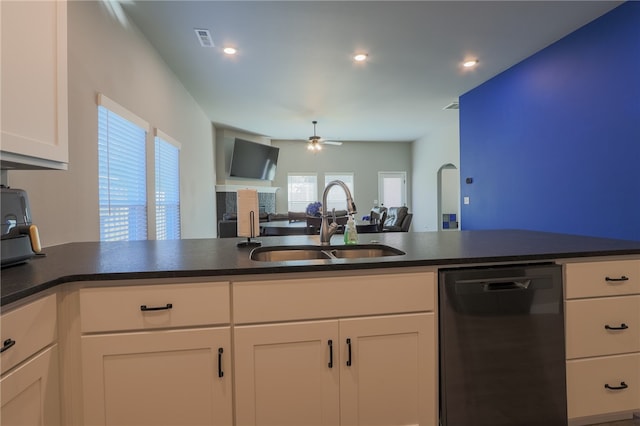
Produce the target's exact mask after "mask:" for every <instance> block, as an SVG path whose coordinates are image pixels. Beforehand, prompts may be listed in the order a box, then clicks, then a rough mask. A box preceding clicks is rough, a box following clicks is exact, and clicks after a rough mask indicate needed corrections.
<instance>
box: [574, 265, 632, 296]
mask: <svg viewBox="0 0 640 426" xmlns="http://www.w3.org/2000/svg"><path fill="white" fill-rule="evenodd" d="M565 294H566V297H567V299H575V298H579V297H597V296H616V295H621V294H640V260H619V261H611V262H588V263H568V264H566V265H565Z"/></svg>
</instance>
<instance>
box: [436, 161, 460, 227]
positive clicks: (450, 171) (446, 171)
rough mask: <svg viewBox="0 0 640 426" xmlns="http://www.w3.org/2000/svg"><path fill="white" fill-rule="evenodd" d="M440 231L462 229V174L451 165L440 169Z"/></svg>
mask: <svg viewBox="0 0 640 426" xmlns="http://www.w3.org/2000/svg"><path fill="white" fill-rule="evenodd" d="M437 212H438V230H439V231H448V230H457V229H460V172H459V171H458V168H457V167H456V166H455V165H453V164H451V163H448V164H444V165H442V166H441V167H440V169H438V208H437Z"/></svg>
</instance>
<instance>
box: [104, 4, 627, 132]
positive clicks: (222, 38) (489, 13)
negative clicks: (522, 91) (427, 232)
mask: <svg viewBox="0 0 640 426" xmlns="http://www.w3.org/2000/svg"><path fill="white" fill-rule="evenodd" d="M103 1H111V2H114V1H115V2H117V1H119V0H103ZM120 1H121V0H120ZM620 3H621V2H619V1H478V0H476V1H409V2H404V1H193V2H191V1H166V0H164V1H148V0H145V1H140V0H138V1H122V4H123V6H124V9H125V11H126V12H127V14H128V15H129V17H130V19H131V20H132V21H133V22H134V23H135V24H136V25H137V26H138V27H139V28H140V29H141V31H142V32H143V33H144V34H145V35H146V36H147V38H148V39H149V40H150V42H151V43H152V44H153V45H154V46H155V48H156V49H157V50H158V51H159V52H160V54H161V56H162V57H163V58H164V60H165V61H166V62H167V64H169V66H170V67H171V68H172V69H173V71H174V72H175V74H176V75H177V76H178V78H179V79H180V80H181V81H182V83H183V84H184V86H185V87H186V88H187V90H188V91H189V92H190V93H191V94H192V96H193V97H194V98H195V99H196V101H197V102H198V103H199V104H200V105H201V106H202V108H203V110H204V111H205V112H206V114H207V115H208V116H209V117H210V119H211V121H212V122H214V123H216V124H217V125H220V126H224V127H231V128H236V129H241V130H244V131H247V132H251V133H256V134H260V135H264V136H268V137H270V138H273V139H306V138H307V137H308V136H310V135H311V134H312V133H313V126H312V124H311V121H312V120H318V134H319V135H322V136H323V137H325V138H327V139H334V140H360V141H379V140H385V141H396V140H400V141H411V140H416V139H419V138H421V137H423V136H425V135H428V134H430V133H431V132H434V131H436V127H437V126H438V125H439V123H442V122H443V114H445V115H446V114H458V113H457V112H456V111H449V110H447V111H443V107H445V106H446V105H447V104H449V103H451V102H453V101H456V100H457V99H458V97H459V96H460V95H462V94H464V93H465V92H467V91H469V90H470V89H472V88H474V87H476V86H478V85H479V84H481V83H483V82H484V81H487V80H488V79H490V78H491V77H493V76H495V75H497V74H499V73H500V72H502V71H504V70H506V69H508V68H510V67H511V66H513V65H514V64H516V63H518V62H520V61H521V60H523V59H525V58H526V57H528V56H530V55H532V54H534V53H535V52H537V51H539V50H541V49H543V48H544V47H546V46H548V45H550V44H552V43H553V42H555V41H556V40H559V39H560V38H562V37H564V36H565V35H567V34H569V33H571V32H572V31H574V30H576V29H577V28H579V27H581V26H582V25H584V24H586V23H587V22H590V21H592V20H593V19H595V18H597V17H598V16H600V15H602V14H604V13H606V12H607V11H609V10H611V9H612V8H614V7H616V6H617V5H619V4H620ZM195 28H204V29H208V30H210V31H211V34H212V37H213V41H214V43H215V44H216V46H215V47H214V48H203V47H201V46H200V44H199V42H198V40H197V37H196V35H195V32H194V29H195ZM226 45H232V46H234V47H236V48H237V49H238V54H237V55H236V56H235V57H228V56H225V55H224V54H223V53H222V47H224V46H226ZM356 52H365V53H367V54H368V55H369V61H368V62H367V63H365V64H354V62H353V61H352V59H351V57H352V55H353V54H354V53H356ZM467 58H478V59H479V60H480V63H479V65H478V66H477V67H476V69H473V70H463V68H462V66H461V62H462V61H463V60H464V59H467Z"/></svg>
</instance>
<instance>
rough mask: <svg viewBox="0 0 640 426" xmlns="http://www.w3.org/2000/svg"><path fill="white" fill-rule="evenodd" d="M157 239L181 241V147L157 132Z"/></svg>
mask: <svg viewBox="0 0 640 426" xmlns="http://www.w3.org/2000/svg"><path fill="white" fill-rule="evenodd" d="M155 176H156V179H155V186H156V197H155V198H156V239H158V240H179V239H180V145H179V144H178V143H177V142H175V141H173V140H172V139H170V138H169V137H168V136H166V135H164V134H162V133H161V132H160V131H156V138H155Z"/></svg>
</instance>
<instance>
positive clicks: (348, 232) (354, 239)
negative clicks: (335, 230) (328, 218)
mask: <svg viewBox="0 0 640 426" xmlns="http://www.w3.org/2000/svg"><path fill="white" fill-rule="evenodd" d="M344 243H345V244H358V230H357V229H356V222H355V220H353V215H349V220H347V227H346V229H345V230H344Z"/></svg>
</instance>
